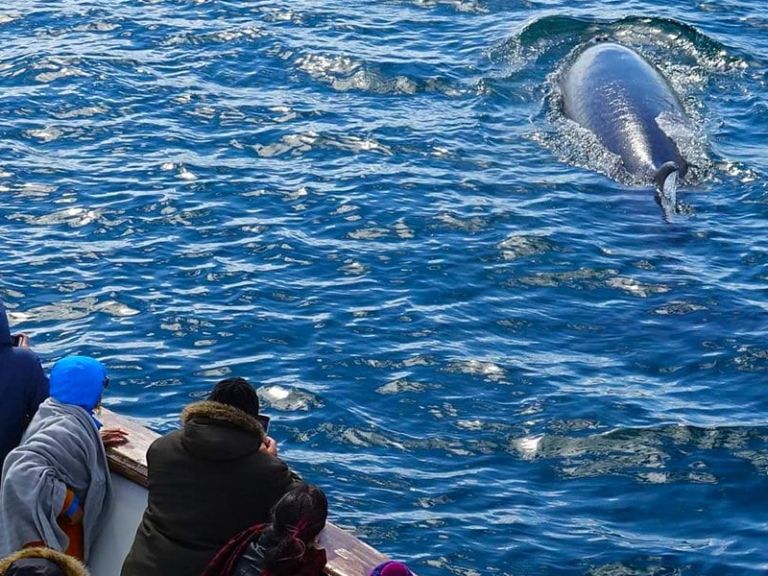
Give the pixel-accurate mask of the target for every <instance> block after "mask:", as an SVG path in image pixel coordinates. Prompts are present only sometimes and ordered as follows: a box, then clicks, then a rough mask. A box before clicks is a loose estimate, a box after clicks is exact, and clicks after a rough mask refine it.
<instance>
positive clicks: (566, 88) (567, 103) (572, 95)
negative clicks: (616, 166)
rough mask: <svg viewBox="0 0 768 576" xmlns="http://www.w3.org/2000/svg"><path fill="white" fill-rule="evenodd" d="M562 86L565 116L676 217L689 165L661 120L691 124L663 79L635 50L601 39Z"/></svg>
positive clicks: (592, 44) (590, 46)
mask: <svg viewBox="0 0 768 576" xmlns="http://www.w3.org/2000/svg"><path fill="white" fill-rule="evenodd" d="M559 86H560V93H561V97H562V111H563V114H564V115H565V116H566V117H567V118H569V119H570V120H572V121H574V122H576V123H577V124H579V125H580V126H582V127H583V128H585V129H587V130H589V131H590V132H592V133H593V134H594V135H595V136H596V137H597V139H598V140H599V141H600V143H601V144H602V145H603V146H604V147H605V148H606V149H607V150H609V151H610V152H612V153H614V154H616V155H617V156H619V157H620V158H621V162H622V164H623V166H624V168H625V169H626V171H627V172H628V173H630V174H632V175H633V176H635V177H636V178H638V179H639V180H641V181H642V182H645V183H646V184H648V185H653V186H654V187H655V189H656V199H657V201H658V202H659V204H660V205H661V207H662V209H663V211H664V213H665V215H667V216H670V215H671V214H674V213H675V212H676V211H677V210H678V206H677V185H678V182H679V181H680V180H682V179H683V178H684V177H685V174H686V172H687V170H688V163H687V162H686V160H685V158H684V157H683V155H682V154H681V153H680V149H679V148H678V146H677V144H676V143H675V142H674V140H672V138H670V136H669V135H668V134H667V133H666V132H665V131H664V130H663V129H662V127H661V126H660V124H659V120H660V119H662V123H663V120H664V119H667V120H671V121H672V122H682V123H684V124H687V125H689V120H688V119H687V117H686V114H685V112H684V110H683V106H682V104H681V103H680V100H679V99H678V97H677V95H676V94H675V91H674V90H673V89H672V87H671V86H670V84H669V82H668V81H667V79H666V78H665V77H664V76H663V75H662V73H661V72H660V71H659V70H658V69H657V68H656V67H655V66H654V65H653V64H651V63H650V62H648V61H647V60H646V59H645V58H643V57H642V56H641V55H640V54H638V53H637V52H636V51H635V50H633V49H631V48H629V47H627V46H624V45H622V44H618V43H615V42H611V41H609V40H607V39H603V38H597V39H593V40H592V41H591V42H590V43H589V44H588V46H587V47H586V48H585V49H583V50H582V51H580V52H579V53H578V54H577V55H576V56H575V58H573V59H572V61H571V62H570V64H569V65H568V66H567V67H566V68H565V70H564V72H563V73H562V75H561V77H560V80H559Z"/></svg>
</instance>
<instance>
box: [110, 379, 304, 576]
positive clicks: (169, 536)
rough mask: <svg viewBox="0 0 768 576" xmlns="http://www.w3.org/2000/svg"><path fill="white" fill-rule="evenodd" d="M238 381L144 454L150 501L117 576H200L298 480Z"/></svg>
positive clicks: (252, 396)
mask: <svg viewBox="0 0 768 576" xmlns="http://www.w3.org/2000/svg"><path fill="white" fill-rule="evenodd" d="M258 418H259V398H258V396H257V394H256V390H255V389H254V388H253V386H251V384H250V383H249V382H248V381H247V380H245V379H243V378H228V379H226V380H222V381H221V382H219V383H218V384H217V385H216V386H215V388H214V389H213V391H212V392H211V393H210V395H209V396H208V400H205V401H202V402H196V403H194V404H190V405H189V406H187V407H186V408H184V411H183V412H182V414H181V424H182V427H181V429H179V430H174V431H173V432H170V433H169V434H166V435H165V436H162V437H160V438H158V439H157V440H155V441H154V442H153V443H152V445H151V446H150V447H149V450H148V451H147V488H148V490H149V498H148V502H147V509H146V510H145V511H144V517H143V518H142V520H141V523H140V524H139V527H138V529H137V531H136V537H135V539H134V541H133V545H132V547H131V550H130V552H129V553H128V556H127V558H126V559H125V562H124V564H123V569H122V572H121V575H122V576H169V575H173V576H198V575H199V574H200V573H201V572H202V571H203V570H204V569H205V567H206V566H207V565H208V562H210V560H211V559H212V558H213V557H214V556H215V554H216V552H217V551H218V550H219V549H220V548H221V547H222V546H223V545H224V544H226V542H227V541H228V540H229V539H230V538H231V537H232V536H233V535H235V534H237V533H239V532H241V531H243V530H245V529H246V528H248V527H249V526H252V525H253V524H258V523H266V522H269V521H270V510H271V508H272V506H274V504H275V503H276V502H277V501H278V500H279V499H280V498H281V497H282V496H283V494H285V493H286V492H287V491H288V490H290V489H291V488H292V487H294V486H295V485H296V484H298V483H300V482H301V479H300V478H299V477H298V476H297V475H296V474H295V473H294V472H292V471H291V469H290V468H289V467H288V466H287V465H286V464H285V463H284V462H283V461H282V460H281V459H280V458H278V456H277V445H276V443H275V441H274V440H272V439H271V438H270V437H268V436H267V435H266V434H265V432H264V429H263V428H262V425H261V423H260V422H259V419H258Z"/></svg>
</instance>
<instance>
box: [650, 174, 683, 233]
mask: <svg viewBox="0 0 768 576" xmlns="http://www.w3.org/2000/svg"><path fill="white" fill-rule="evenodd" d="M679 175H680V166H678V165H677V162H671V161H670V162H664V164H662V165H661V168H659V169H658V170H656V174H655V175H654V177H653V181H654V182H655V183H656V201H657V202H658V203H659V205H660V206H661V209H662V210H663V211H664V216H665V217H666V218H667V220H671V219H672V216H674V214H676V213H677V180H678V176H679Z"/></svg>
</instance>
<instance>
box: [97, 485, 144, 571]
mask: <svg viewBox="0 0 768 576" xmlns="http://www.w3.org/2000/svg"><path fill="white" fill-rule="evenodd" d="M112 489H113V492H112V501H111V503H110V505H109V509H108V511H107V519H106V522H105V523H104V528H103V529H102V532H101V534H99V538H98V540H97V541H96V545H95V547H94V551H93V554H92V555H91V558H90V561H89V562H88V568H89V570H90V572H91V575H92V576H120V569H121V568H122V566H123V560H125V557H126V556H127V555H128V550H130V548H131V544H133V537H134V536H135V535H136V528H137V527H138V525H139V522H140V521H141V517H142V515H143V514H144V509H145V508H146V507H147V489H146V488H144V487H142V486H139V485H138V484H134V483H133V482H131V481H130V480H126V479H125V478H123V477H122V476H119V475H117V474H115V473H114V472H113V473H112Z"/></svg>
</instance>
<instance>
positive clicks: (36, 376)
mask: <svg viewBox="0 0 768 576" xmlns="http://www.w3.org/2000/svg"><path fill="white" fill-rule="evenodd" d="M29 383H30V393H29V395H28V396H27V417H28V418H29V419H31V418H32V416H34V415H35V412H37V407H38V406H40V404H42V403H43V401H44V400H45V399H46V398H48V396H49V393H50V391H49V387H48V377H47V376H46V375H45V372H43V367H42V366H41V365H40V360H38V359H37V358H36V359H35V361H34V363H33V367H32V373H31V374H30V378H29Z"/></svg>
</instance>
